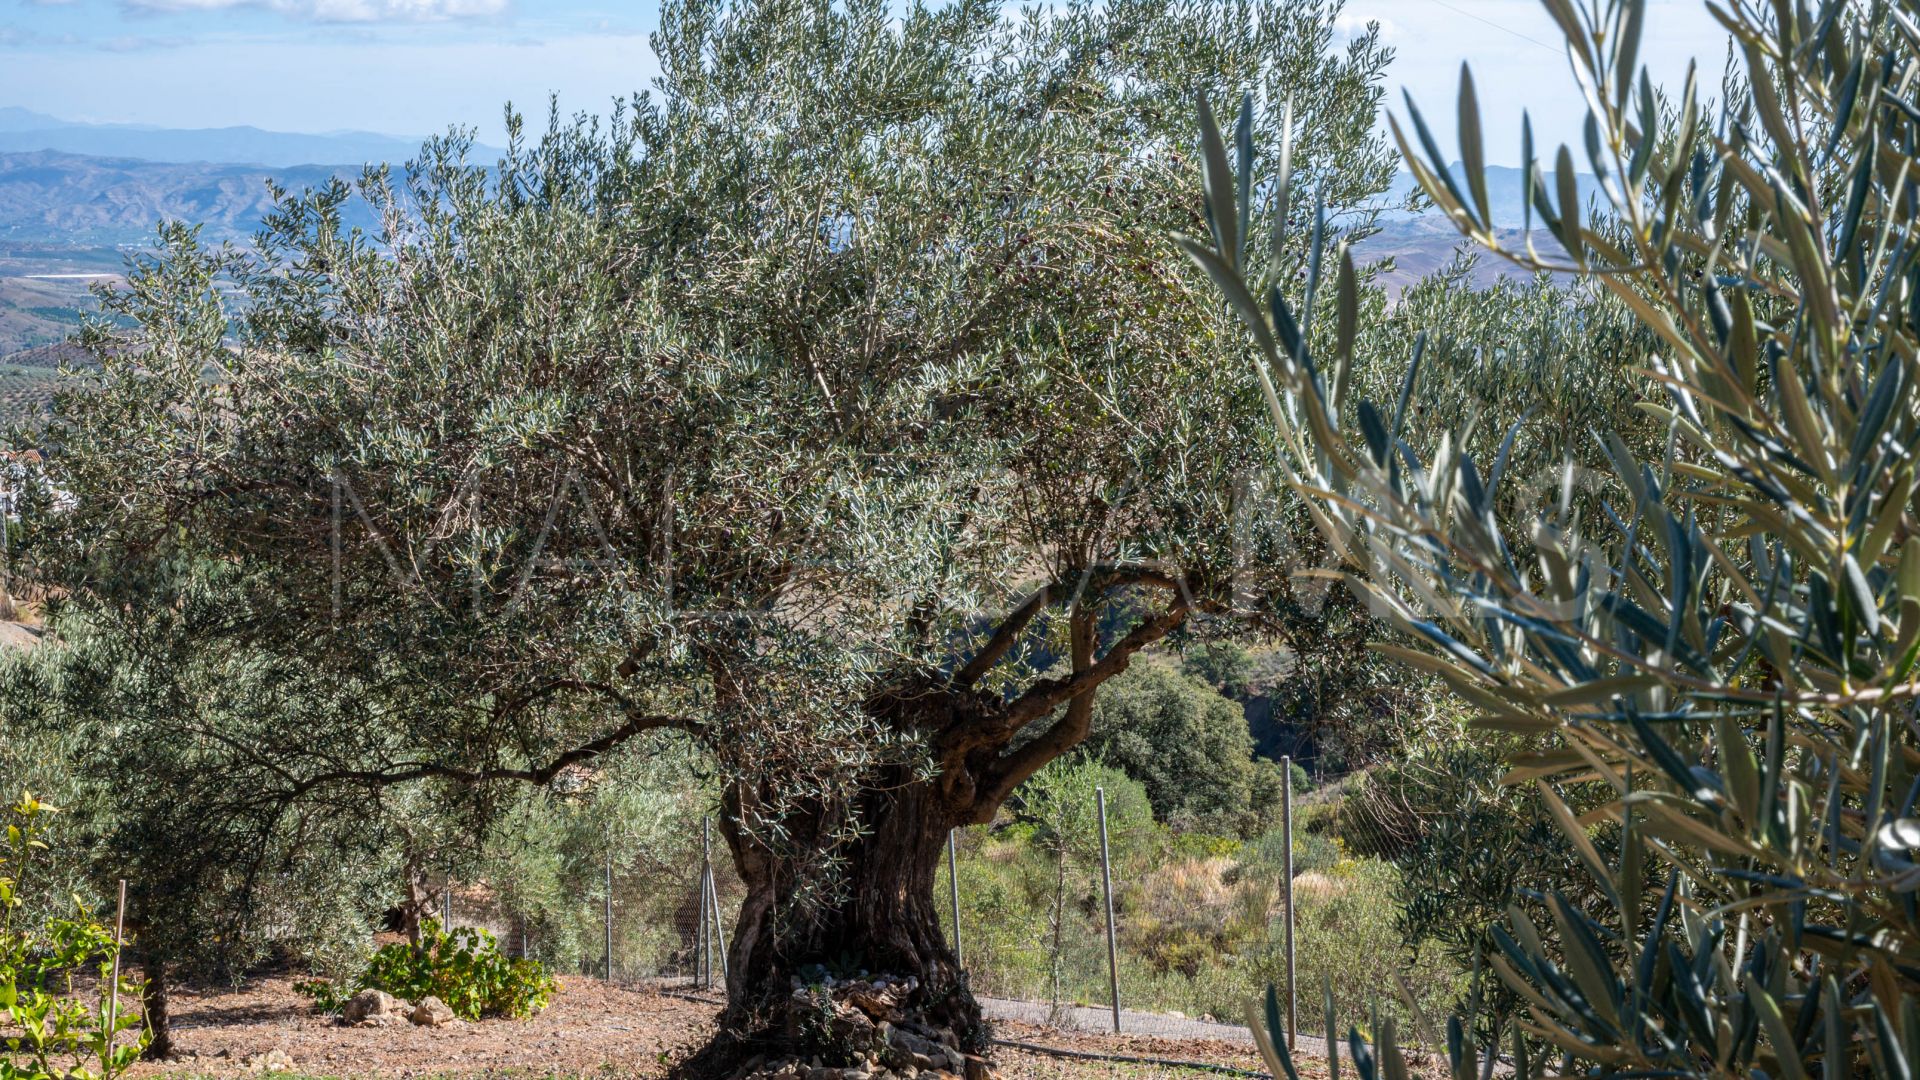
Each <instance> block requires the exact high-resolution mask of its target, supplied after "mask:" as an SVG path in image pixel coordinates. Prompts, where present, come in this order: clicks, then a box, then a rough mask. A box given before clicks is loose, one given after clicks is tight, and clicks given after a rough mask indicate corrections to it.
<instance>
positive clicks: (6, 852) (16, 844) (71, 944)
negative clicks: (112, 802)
mask: <svg viewBox="0 0 1920 1080" xmlns="http://www.w3.org/2000/svg"><path fill="white" fill-rule="evenodd" d="M53 812H54V810H53V808H52V807H50V806H47V805H46V804H44V803H42V802H40V801H39V800H37V799H35V798H34V797H33V796H32V795H31V794H23V795H21V797H20V801H19V802H18V803H16V804H14V805H13V807H12V808H11V809H9V810H8V811H7V814H6V825H7V828H6V835H5V841H4V845H0V1077H4V1078H5V1080H97V1078H110V1077H114V1076H118V1075H120V1074H121V1073H124V1072H126V1070H127V1068H128V1067H129V1066H131V1065H132V1064H133V1063H134V1061H135V1060H136V1059H138V1058H139V1056H140V1052H141V1051H142V1050H144V1049H146V1045H147V1037H148V1036H147V1029H146V1024H145V1022H144V1021H143V1019H142V1017H141V1014H140V987H139V986H138V985H137V984H135V983H133V982H131V981H128V980H122V981H121V983H120V986H119V987H118V989H119V992H120V1000H121V1008H120V1010H119V1012H118V1014H117V1015H115V1016H114V1017H113V1018H112V1019H111V1020H110V1019H109V1018H108V1012H109V1009H108V1007H107V997H108V990H109V988H110V987H111V983H112V978H113V972H114V970H115V967H116V963H115V953H116V951H117V949H116V948H115V945H114V938H113V930H112V928H110V927H108V926H106V925H104V924H102V923H101V922H99V921H98V920H96V919H94V918H93V917H92V916H91V915H90V914H89V913H88V912H87V911H86V910H85V909H84V908H80V909H78V910H76V911H75V912H74V914H73V915H72V916H71V917H68V918H50V919H45V920H34V919H28V918H26V917H25V915H24V913H23V908H25V907H26V897H27V895H28V893H29V891H30V890H32V889H33V888H34V886H35V882H34V880H33V872H34V870H35V864H36V863H37V862H40V861H43V860H42V858H41V856H42V853H44V852H45V851H46V847H47V845H46V842H45V841H44V840H42V839H41V835H42V832H43V826H42V824H41V822H42V816H43V815H45V814H49V813H53ZM87 968H93V969H95V971H96V972H97V973H98V975H99V978H100V981H99V983H98V984H97V985H96V986H94V987H93V988H92V989H90V990H88V991H86V992H84V993H83V992H82V991H81V989H80V988H79V987H77V986H76V985H75V984H74V976H75V975H77V974H79V973H80V972H81V971H83V970H85V969H87ZM127 1031H131V1032H132V1033H133V1034H132V1035H131V1036H130V1037H127V1038H125V1039H120V1038H117V1036H119V1035H120V1033H122V1032H127Z"/></svg>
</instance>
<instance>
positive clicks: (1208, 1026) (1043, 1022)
mask: <svg viewBox="0 0 1920 1080" xmlns="http://www.w3.org/2000/svg"><path fill="white" fill-rule="evenodd" d="M980 1010H981V1011H982V1012H984V1013H986V1015H987V1017H988V1018H989V1019H993V1020H1014V1021H1018V1022H1020V1023H1023V1024H1030V1025H1032V1026H1034V1027H1040V1028H1044V1027H1057V1028H1063V1029H1066V1030H1069V1031H1077V1032H1083V1033H1086V1034H1089V1035H1110V1034H1113V1010H1112V1009H1111V1008H1099V1007H1095V1006H1090V1005H1073V1006H1068V1007H1065V1008H1063V1009H1062V1010H1061V1014H1060V1015H1059V1016H1054V1017H1050V1016H1049V1015H1048V1014H1049V1013H1050V1012H1051V1011H1052V1010H1051V1009H1050V1008H1049V1007H1048V1006H1047V1004H1046V1003H1044V1002H1039V1001H1009V1000H1007V999H1005V998H985V997H983V998H981V999H980ZM1120 1030H1121V1032H1122V1033H1124V1034H1128V1035H1153V1036H1158V1037H1160V1038H1167V1039H1203V1040H1206V1041H1208V1042H1223V1043H1241V1044H1244V1045H1247V1046H1252V1045H1253V1033H1252V1032H1250V1031H1248V1030H1247V1029H1246V1028H1245V1027H1244V1026H1242V1025H1240V1024H1221V1023H1217V1022H1215V1021H1212V1020H1194V1019H1190V1018H1188V1017H1184V1016H1168V1015H1166V1014H1164V1013H1151V1012H1140V1011H1138V1010H1135V1009H1128V1008H1122V1009H1121V1010H1120ZM1294 1046H1295V1052H1296V1053H1298V1054H1303V1055H1307V1056H1310V1057H1316V1058H1322V1059H1324V1058H1325V1057H1326V1056H1327V1045H1326V1043H1325V1042H1324V1041H1322V1040H1320V1039H1318V1038H1315V1037H1314V1036H1312V1035H1300V1036H1297V1037H1296V1039H1295V1043H1294Z"/></svg>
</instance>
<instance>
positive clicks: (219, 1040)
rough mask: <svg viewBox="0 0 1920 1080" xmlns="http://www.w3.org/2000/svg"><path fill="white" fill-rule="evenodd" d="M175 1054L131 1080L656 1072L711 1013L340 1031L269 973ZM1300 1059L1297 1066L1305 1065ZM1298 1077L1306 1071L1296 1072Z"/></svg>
mask: <svg viewBox="0 0 1920 1080" xmlns="http://www.w3.org/2000/svg"><path fill="white" fill-rule="evenodd" d="M173 1010H174V1017H175V1035H174V1042H175V1044H176V1046H177V1047H178V1048H179V1051H180V1054H181V1056H180V1058H179V1059H178V1060H176V1061H171V1062H167V1063H165V1064H152V1065H142V1066H140V1067H139V1068H138V1069H136V1070H135V1072H134V1076H135V1077H136V1078H138V1080H186V1078H189V1077H230V1076H258V1075H260V1074H259V1072H258V1071H257V1067H256V1068H255V1069H249V1068H248V1059H250V1058H253V1057H255V1056H256V1055H265V1054H267V1053H269V1052H270V1051H273V1050H279V1051H281V1052H282V1053H284V1054H285V1055H286V1056H287V1057H288V1058H290V1059H291V1060H292V1063H293V1075H294V1076H297V1077H380V1078H414V1077H419V1078H427V1077H448V1078H454V1077H503V1078H504V1077H516V1078H522V1077H524V1078H534V1077H587V1076H595V1077H614V1076H619V1077H653V1076H664V1075H666V1073H667V1071H668V1069H669V1067H670V1066H671V1065H672V1063H673V1062H674V1061H675V1060H677V1059H678V1058H679V1056H680V1055H682V1054H684V1053H686V1052H687V1051H689V1050H691V1049H693V1048H695V1047H697V1046H699V1045H700V1044H701V1043H702V1042H703V1041H704V1040H705V1039H706V1038H707V1037H708V1035H709V1034H710V1033H711V1032H712V1030H713V1021H714V1016H715V1014H716V1012H717V1008H716V1007H715V1006H714V1005H712V1004H709V1003H707V1002H703V1001H695V1000H690V999H688V998H686V997H681V996H677V995H673V994H666V993H660V992H657V991H655V990H652V989H643V988H629V987H620V986H608V985H606V984H605V983H602V982H600V981H598V980H596V979H589V978H562V979H561V989H560V993H558V994H556V995H555V996H554V1000H553V1004H552V1005H551V1006H549V1007H548V1008H547V1010H546V1011H545V1012H542V1013H541V1014H540V1015H539V1016H536V1017H534V1018H533V1019H531V1020H525V1021H513V1020H486V1021H482V1022H480V1023H471V1024H469V1023H455V1024H453V1025H451V1026H449V1027H445V1028H424V1027H414V1026H412V1025H403V1026H399V1027H386V1028H349V1027H343V1026H341V1025H339V1024H337V1023H334V1022H333V1020H332V1019H331V1018H329V1017H325V1016H320V1015H317V1014H315V1013H314V1012H313V1010H312V1008H311V1007H310V1006H309V1004H308V1002H307V1001H306V999H304V998H302V997H300V996H299V995H298V994H295V993H294V992H293V980H292V979H291V978H287V977H272V978H265V979H259V980H255V981H253V982H250V983H248V984H247V985H246V986H244V987H241V988H238V989H224V988H223V989H217V990H201V991H193V990H182V991H180V992H178V993H176V994H175V995H173ZM995 1033H996V1035H998V1037H1000V1038H1001V1039H1005V1040H1009V1041H1015V1042H1025V1043H1035V1044H1042V1045H1046V1046H1051V1047H1059V1048H1064V1049H1069V1050H1076V1051H1081V1052H1096V1053H1108V1054H1120V1055H1128V1056H1132V1057H1139V1058H1164V1059H1176V1060H1180V1061H1203V1062H1207V1063H1209V1064H1215V1065H1224V1066H1229V1067H1235V1068H1241V1069H1260V1068H1261V1065H1260V1062H1259V1059H1258V1057H1257V1056H1255V1055H1254V1053H1253V1052H1252V1049H1251V1048H1250V1047H1246V1046H1236V1045H1231V1044H1226V1043H1214V1042H1206V1041H1200V1040H1186V1039H1158V1038H1150V1037H1145V1036H1103V1035H1084V1034H1078V1033H1064V1032H1058V1031H1050V1030H1043V1029H1039V1028H1033V1027H1029V1026H1027V1025H1024V1024H1016V1023H1001V1024H998V1025H996V1029H995ZM1303 1064H1305V1063H1303ZM994 1065H995V1075H996V1076H998V1077H1001V1078H1003V1080H1108V1078H1111V1080H1123V1078H1137V1077H1155V1076H1173V1075H1181V1076H1187V1077H1196V1078H1197V1077H1202V1076H1206V1075H1209V1074H1206V1073H1202V1072H1199V1071H1196V1070H1191V1069H1180V1068H1171V1067H1167V1066H1160V1065H1151V1064H1143V1063H1137V1062H1135V1063H1127V1062H1092V1061H1083V1060H1075V1059H1070V1058H1062V1057H1055V1056H1051V1055H1046V1054H1040V1053H1034V1052H1030V1051H1025V1050H1019V1049H1014V1048H1009V1047H999V1048H997V1049H996V1050H995V1053H994ZM1304 1072H1305V1070H1303V1073H1304Z"/></svg>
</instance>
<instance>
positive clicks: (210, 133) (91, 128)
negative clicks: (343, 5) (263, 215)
mask: <svg viewBox="0 0 1920 1080" xmlns="http://www.w3.org/2000/svg"><path fill="white" fill-rule="evenodd" d="M421 141H422V140H420V139H412V138H404V137H401V136H397V135H378V134H374V133H372V132H366V131H341V132H331V133H328V134H322V135H302V134H296V133H293V132H286V131H262V130H261V129H259V128H255V127H227V128H162V127H150V126H147V125H144V124H84V123H79V122H77V121H72V120H62V119H59V118H58V117H53V116H47V115H46V114H44V113H37V112H32V111H30V110H27V109H21V108H17V107H13V106H0V153H5V152H31V151H36V150H53V151H58V152H60V153H65V154H88V155H92V156H96V157H115V158H139V159H141V160H143V161H164V162H173V163H182V162H216V163H220V164H227V165H263V166H268V167H272V168H285V167H287V166H293V165H354V166H360V165H364V164H368V163H373V162H383V161H384V162H391V163H393V164H396V165H397V164H400V163H402V162H405V161H407V160H409V159H411V158H413V157H414V156H415V155H417V154H418V153H419V152H420V143H421ZM475 153H476V156H478V157H481V158H490V157H494V156H497V155H498V154H499V151H498V150H496V149H493V148H491V147H476V148H475Z"/></svg>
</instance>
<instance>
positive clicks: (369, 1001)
mask: <svg viewBox="0 0 1920 1080" xmlns="http://www.w3.org/2000/svg"><path fill="white" fill-rule="evenodd" d="M401 1019H402V1016H401V1012H400V1002H399V999H397V998H395V997H394V996H393V995H392V994H389V993H387V992H386V991H385V990H362V991H360V992H359V993H357V994H355V995H353V996H352V997H350V998H348V999H347V1004H346V1006H345V1007H344V1008H342V1009H341V1010H340V1022H341V1023H343V1024H347V1025H349V1026H351V1027H385V1026H387V1025H388V1024H397V1023H399V1022H400V1021H401Z"/></svg>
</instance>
